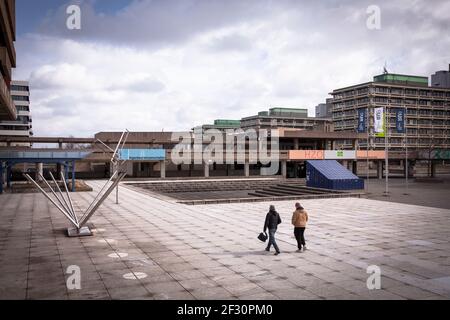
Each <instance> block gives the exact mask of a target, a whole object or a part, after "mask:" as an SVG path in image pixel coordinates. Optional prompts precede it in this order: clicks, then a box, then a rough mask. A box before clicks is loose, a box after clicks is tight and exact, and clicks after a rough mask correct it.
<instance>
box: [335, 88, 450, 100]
mask: <svg viewBox="0 0 450 320" xmlns="http://www.w3.org/2000/svg"><path fill="white" fill-rule="evenodd" d="M368 92H369V90H368V88H367V87H366V88H360V89H355V90H349V91H345V92H341V93H337V94H335V95H334V97H335V98H336V99H342V98H347V97H352V96H355V95H361V94H365V93H368ZM370 92H371V93H381V94H394V95H413V96H417V95H418V96H424V97H438V98H445V97H447V98H449V97H450V91H448V92H444V91H436V90H426V89H410V88H408V89H407V88H389V87H375V88H372V89H371V90H370Z"/></svg>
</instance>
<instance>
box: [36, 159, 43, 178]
mask: <svg viewBox="0 0 450 320" xmlns="http://www.w3.org/2000/svg"><path fill="white" fill-rule="evenodd" d="M43 175H44V164H43V163H36V177H35V178H36V181H38V182H39V181H42V178H41V176H43Z"/></svg>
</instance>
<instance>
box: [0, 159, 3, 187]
mask: <svg viewBox="0 0 450 320" xmlns="http://www.w3.org/2000/svg"><path fill="white" fill-rule="evenodd" d="M2 193H3V162H1V161H0V194H2Z"/></svg>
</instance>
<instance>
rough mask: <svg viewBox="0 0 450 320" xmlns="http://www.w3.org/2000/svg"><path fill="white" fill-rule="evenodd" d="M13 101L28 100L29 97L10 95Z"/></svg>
mask: <svg viewBox="0 0 450 320" xmlns="http://www.w3.org/2000/svg"><path fill="white" fill-rule="evenodd" d="M11 98H12V99H13V101H30V97H28V96H11Z"/></svg>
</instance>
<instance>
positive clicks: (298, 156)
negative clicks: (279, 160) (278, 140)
mask: <svg viewBox="0 0 450 320" xmlns="http://www.w3.org/2000/svg"><path fill="white" fill-rule="evenodd" d="M289 160H323V150H289Z"/></svg>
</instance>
